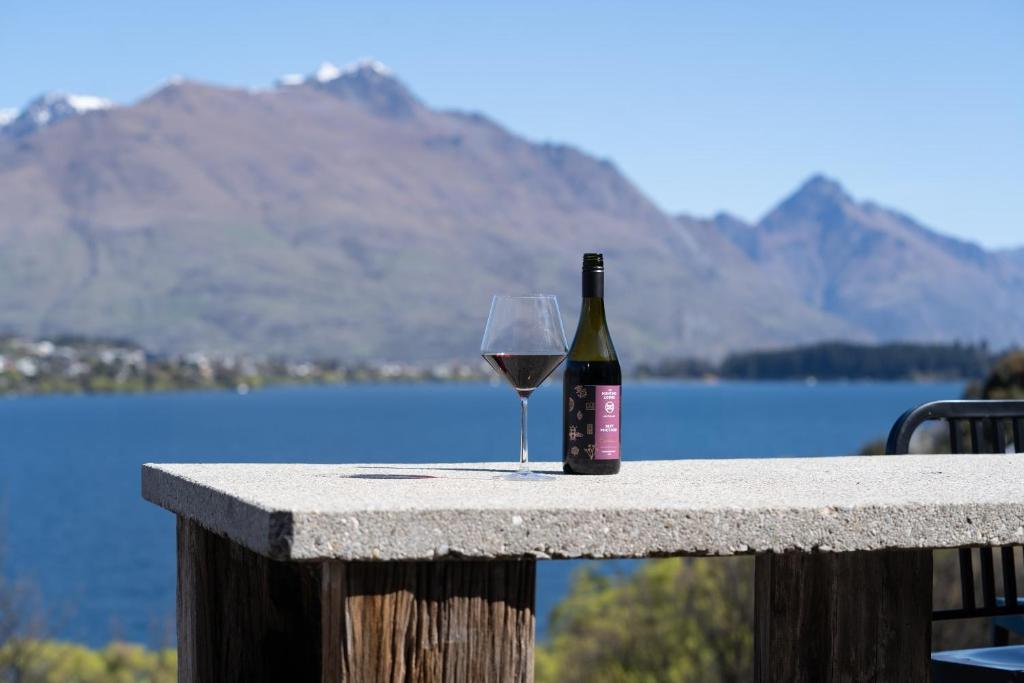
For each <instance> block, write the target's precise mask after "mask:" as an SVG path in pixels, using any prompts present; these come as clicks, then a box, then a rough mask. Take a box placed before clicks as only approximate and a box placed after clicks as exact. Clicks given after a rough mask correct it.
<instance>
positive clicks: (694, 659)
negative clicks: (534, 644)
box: [537, 557, 754, 683]
mask: <svg viewBox="0 0 1024 683" xmlns="http://www.w3.org/2000/svg"><path fill="white" fill-rule="evenodd" d="M753 614H754V593H753V562H752V560H751V558H747V557H729V558H672V559H664V560H652V561H649V562H645V563H644V564H642V565H641V566H640V568H639V569H637V571H636V572H634V573H632V574H629V575H612V576H609V575H606V574H602V573H600V572H598V571H596V570H594V569H592V568H584V569H583V570H581V571H580V572H579V573H578V574H577V575H576V577H575V581H574V583H573V587H572V590H571V591H570V594H569V595H568V597H566V598H565V600H563V601H562V602H561V603H560V604H559V605H558V607H557V608H556V609H555V611H554V613H553V615H552V620H551V626H550V629H551V637H550V640H549V642H548V643H547V644H546V645H543V646H541V647H539V648H538V651H537V681H538V682H539V683H547V682H554V681H561V682H563V683H576V682H579V683H584V682H593V683H656V682H657V683H661V682H666V683H673V682H677V681H722V682H732V681H749V680H750V679H751V678H752V664H753V647H754V640H753Z"/></svg>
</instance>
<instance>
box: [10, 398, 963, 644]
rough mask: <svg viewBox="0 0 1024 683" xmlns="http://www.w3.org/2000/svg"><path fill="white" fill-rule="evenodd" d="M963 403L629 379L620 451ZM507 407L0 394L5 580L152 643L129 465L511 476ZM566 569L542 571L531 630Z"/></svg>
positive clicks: (861, 432) (707, 447)
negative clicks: (281, 465)
mask: <svg viewBox="0 0 1024 683" xmlns="http://www.w3.org/2000/svg"><path fill="white" fill-rule="evenodd" d="M962 390H963V385H962V384H960V383H934V384H913V383H822V384H817V385H807V384H803V383H774V382H773V383H721V384H700V383H675V382H672V383H669V382H664V383H662V382H650V383H638V384H629V385H627V386H626V389H625V392H624V393H625V397H624V401H625V403H624V406H623V408H624V417H623V453H624V457H625V458H626V459H627V460H629V459H674V458H725V457H772V456H783V455H794V456H804V455H838V454H848V453H854V452H856V451H857V450H858V449H859V447H860V446H861V445H862V444H863V443H864V442H865V441H867V440H869V439H872V438H875V437H880V436H883V435H884V434H885V433H886V432H887V431H888V428H889V426H890V425H891V423H892V421H893V420H895V418H896V417H897V416H898V415H899V414H900V413H901V412H902V411H903V410H904V409H906V408H908V407H910V406H912V405H914V404H917V403H920V402H923V401H927V400H932V399H940V398H957V397H959V396H960V395H961V393H962ZM559 401H560V391H559V388H558V387H557V386H547V387H544V388H542V389H541V390H539V391H538V392H537V393H536V395H535V396H534V398H533V399H532V400H531V401H530V430H531V431H530V434H531V439H530V444H531V449H530V450H531V455H532V456H533V458H534V459H537V460H555V459H557V457H558V456H557V454H558V449H559V445H560V436H559V433H560V427H561V425H560V422H559V410H558V407H557V406H558V403H559ZM517 411H518V407H517V404H516V400H515V395H514V394H513V393H512V391H511V390H509V389H508V388H507V387H504V386H489V385H484V384H475V385H453V384H448V385H362V386H337V387H302V388H282V389H271V390H266V391H260V392H255V393H251V394H249V395H247V396H239V395H235V394H231V393H173V394H158V395H147V396H89V397H86V396H52V397H19V398H11V399H7V400H4V399H0V532H2V535H0V538H4V536H6V538H5V540H6V551H7V552H6V560H5V562H4V566H3V568H2V569H3V572H4V574H5V575H7V576H9V577H22V578H26V579H29V580H30V581H31V582H32V584H34V586H35V588H36V589H37V590H38V592H39V594H40V595H41V596H42V599H43V602H44V604H45V607H46V611H47V612H48V613H49V621H50V623H51V625H52V628H53V631H54V632H55V634H56V635H59V636H61V637H65V638H70V639H74V640H79V641H83V642H87V643H90V644H92V645H100V644H103V643H105V642H106V641H108V640H109V639H111V638H122V639H128V640H134V641H140V642H146V643H150V644H160V643H166V642H169V640H170V639H171V638H172V637H173V615H174V581H175V569H174V552H175V548H174V546H175V541H174V533H175V531H174V519H173V517H172V515H171V514H170V513H167V512H164V511H162V510H159V509H157V508H155V507H153V506H152V505H150V504H148V503H145V502H144V501H142V499H141V498H140V495H139V466H140V465H141V464H142V463H143V462H147V461H159V462H200V461H209V462H213V461H220V462H315V463H330V462H346V463H360V462H364V463H381V462H401V463H411V462H458V461H481V460H507V461H508V462H509V464H510V467H511V466H512V463H513V462H514V461H515V459H516V457H517V452H516V451H517V448H518V434H517V430H518V422H519V421H518V414H517ZM524 485H539V486H543V484H524ZM579 564H580V563H579V562H575V561H573V562H570V561H549V562H541V563H539V570H538V589H537V609H538V617H539V620H538V630H539V635H541V636H543V633H544V630H545V627H546V621H547V615H548V612H549V611H550V609H551V607H553V606H554V604H555V603H556V602H557V601H558V599H559V597H561V596H562V595H564V594H565V592H566V590H567V588H568V586H569V582H570V578H571V572H572V570H573V569H574V568H575V567H577V566H579ZM604 564H605V566H611V567H614V566H617V563H614V562H609V563H604ZM627 566H628V565H627Z"/></svg>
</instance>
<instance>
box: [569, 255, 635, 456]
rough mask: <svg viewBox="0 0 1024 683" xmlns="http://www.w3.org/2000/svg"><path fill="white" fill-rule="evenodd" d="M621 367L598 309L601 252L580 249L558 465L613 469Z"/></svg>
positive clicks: (617, 451)
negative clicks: (579, 295) (578, 302)
mask: <svg viewBox="0 0 1024 683" xmlns="http://www.w3.org/2000/svg"><path fill="white" fill-rule="evenodd" d="M621 410H622V370H621V369H620V368H619V359H618V356H616V355H615V346H614V345H612V337H611V335H610V334H609V333H608V323H607V321H606V320H605V315H604V257H603V255H601V254H584V255H583V306H582V307H581V308H580V322H579V325H578V326H577V327H576V336H575V337H574V338H573V340H572V347H571V348H570V349H569V356H568V358H567V359H566V363H565V375H564V376H563V379H562V469H563V470H565V472H566V473H567V474H616V473H617V472H618V471H619V465H620V463H621V462H622V460H621V452H620V444H621V438H620V429H619V428H620V424H621Z"/></svg>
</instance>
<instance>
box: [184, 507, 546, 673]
mask: <svg viewBox="0 0 1024 683" xmlns="http://www.w3.org/2000/svg"><path fill="white" fill-rule="evenodd" d="M535 581H536V562H535V561H533V560H507V561H484V560H465V561H459V560H451V561H437V562H326V563H315V564H303V563H298V562H277V561H274V560H270V559H267V558H265V557H263V556H261V555H258V554H256V553H253V552H251V551H249V550H246V549H245V548H243V547H241V546H240V545H238V544H237V543H234V542H232V541H230V540H228V539H226V538H223V537H221V536H218V535H216V534H214V533H211V532H209V531H206V530H205V529H203V528H202V527H200V526H199V525H197V524H195V523H194V522H191V521H189V520H186V519H182V518H180V517H179V518H178V680H179V681H182V682H184V683H207V682H210V683H228V682H231V681H244V682H245V683H261V682H263V681H266V682H268V683H270V682H278V681H289V682H292V681H294V682H296V683H303V682H306V681H309V682H310V683H314V682H316V681H325V682H326V681H330V682H331V683H335V682H338V681H358V682H360V683H362V682H364V681H365V682H367V683H372V682H375V681H380V682H385V681H422V682H423V683H428V682H431V683H432V682H434V681H437V682H441V681H444V682H449V681H451V682H454V681H474V682H478V681H479V682H481V683H483V682H487V681H496V682H497V681H501V682H504V681H513V682H518V681H526V682H529V681H532V680H533V644H534V586H535Z"/></svg>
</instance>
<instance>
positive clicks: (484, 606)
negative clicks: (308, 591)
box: [322, 560, 536, 683]
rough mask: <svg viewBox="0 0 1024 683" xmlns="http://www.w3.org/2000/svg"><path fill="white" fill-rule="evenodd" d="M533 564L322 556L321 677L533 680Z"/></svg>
mask: <svg viewBox="0 0 1024 683" xmlns="http://www.w3.org/2000/svg"><path fill="white" fill-rule="evenodd" d="M535 581H536V563H535V562H534V561H533V560H510V561H481V560H464V561H438V562H326V563H324V565H323V601H322V607H323V611H322V620H323V627H322V634H323V645H322V650H323V678H322V681H323V683H337V682H340V681H366V682H368V683H369V682H376V681H380V682H384V681H423V682H428V681H430V682H433V681H444V682H446V683H447V682H452V683H454V682H456V681H474V682H479V683H484V682H487V681H494V682H496V683H497V682H505V681H509V682H513V681H526V682H529V681H532V680H533V644H534V586H535Z"/></svg>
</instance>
